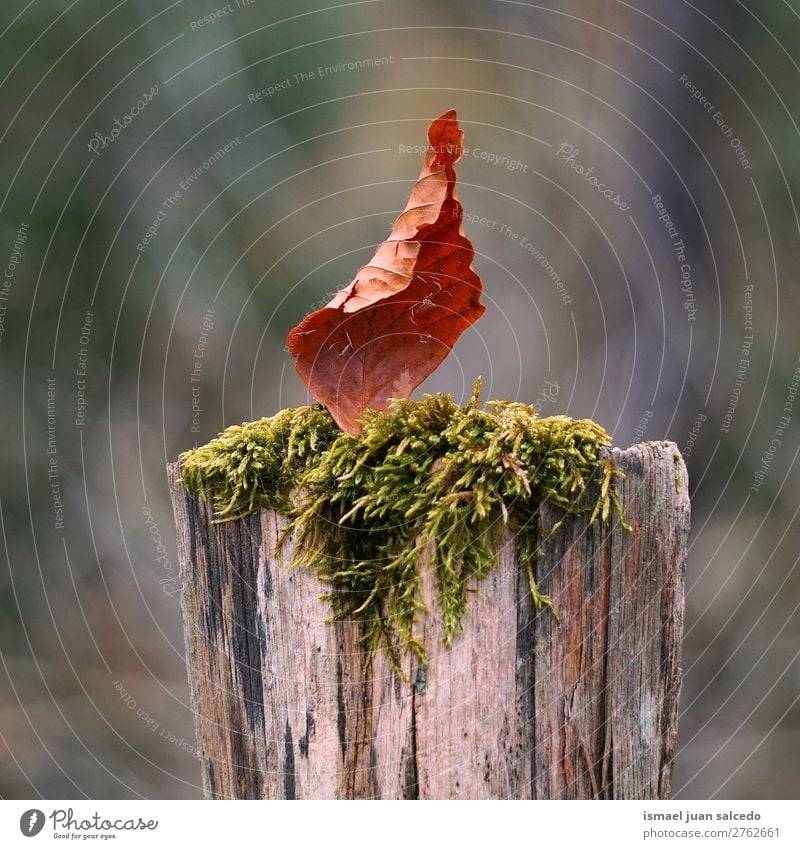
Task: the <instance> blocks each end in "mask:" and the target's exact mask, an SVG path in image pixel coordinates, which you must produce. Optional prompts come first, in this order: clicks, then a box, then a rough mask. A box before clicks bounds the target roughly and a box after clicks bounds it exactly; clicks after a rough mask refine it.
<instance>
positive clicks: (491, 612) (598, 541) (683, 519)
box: [168, 442, 689, 799]
mask: <svg viewBox="0 0 800 849" xmlns="http://www.w3.org/2000/svg"><path fill="white" fill-rule="evenodd" d="M605 456H610V457H611V459H612V461H613V463H614V465H615V467H616V468H618V469H619V470H620V471H621V472H623V473H624V474H625V478H624V480H621V481H620V484H619V489H620V496H621V498H620V500H621V505H622V509H623V513H624V518H625V520H626V521H627V522H628V523H629V524H630V526H631V530H630V531H626V530H625V529H623V528H622V527H621V525H620V523H619V521H618V520H617V519H616V518H615V519H614V521H613V523H612V524H611V525H610V526H605V525H603V524H602V523H600V522H595V523H594V524H592V525H590V524H589V522H588V517H587V516H578V517H573V516H564V514H563V513H562V511H560V510H558V509H556V508H552V507H549V506H547V505H544V506H543V507H542V508H541V510H540V527H541V528H542V529H547V528H551V527H553V526H554V525H555V524H556V523H557V522H559V521H561V520H562V519H563V524H562V525H561V526H560V528H559V529H558V530H556V531H555V533H553V534H550V535H546V534H542V540H541V545H542V556H541V558H540V559H539V560H538V562H537V566H536V572H537V579H538V582H539V589H540V591H541V592H544V593H548V594H550V595H551V596H552V599H553V603H554V605H555V609H556V610H557V612H558V619H557V618H556V617H555V616H554V615H553V614H552V613H551V612H549V611H548V610H546V609H543V610H539V611H535V610H534V609H533V604H532V601H531V596H530V590H529V586H528V580H527V576H526V574H525V570H524V569H520V568H519V567H518V564H517V560H516V554H515V548H514V540H513V538H512V536H511V535H510V533H508V532H504V533H503V534H502V539H501V544H500V546H499V548H498V563H497V567H496V568H495V570H494V571H493V572H491V573H490V574H489V576H488V577H487V578H485V579H484V580H483V581H481V582H480V583H479V584H478V585H477V586H476V590H477V592H476V593H475V595H474V596H473V598H472V599H471V601H470V608H469V617H468V620H467V622H466V627H465V631H464V633H463V635H461V636H459V637H457V638H456V640H455V641H454V643H453V645H452V647H451V648H450V649H446V648H445V647H444V646H443V645H442V628H441V625H440V623H439V620H438V618H437V613H438V611H437V609H436V605H435V602H432V601H431V600H432V599H433V598H434V592H433V587H432V585H431V577H430V571H429V570H426V569H425V567H424V564H423V567H422V568H423V580H424V582H425V591H426V598H427V599H428V600H429V608H430V609H429V611H428V613H427V614H425V615H423V616H421V617H420V621H419V632H420V636H421V637H422V639H423V642H424V644H425V645H426V646H427V647H428V649H429V651H430V661H429V663H428V665H427V668H422V667H421V666H420V664H419V663H418V662H417V661H416V660H415V659H413V658H407V659H406V660H404V662H403V663H404V673H405V678H406V679H407V680H406V681H404V680H403V678H402V677H401V676H399V675H397V674H396V673H395V672H393V671H392V670H391V669H390V668H389V667H388V664H387V662H386V660H385V659H384V658H383V657H382V656H380V655H378V656H376V657H375V659H374V661H373V662H372V664H371V667H370V668H369V669H368V670H366V671H365V665H364V662H363V661H364V659H363V653H362V647H361V644H360V635H361V631H360V625H359V624H358V623H355V622H337V623H326V619H327V618H328V616H329V608H328V605H327V604H326V603H325V602H323V601H321V600H320V598H319V596H320V594H321V593H322V592H323V588H322V587H321V585H320V584H319V583H318V582H317V580H316V578H315V577H314V576H313V575H312V574H311V573H310V572H307V571H301V570H290V569H289V568H288V565H287V564H288V562H289V561H290V560H291V552H292V546H293V544H294V542H293V540H292V539H291V538H288V539H286V540H285V541H284V542H283V545H282V547H280V549H277V546H278V540H279V538H280V535H281V530H282V528H283V527H285V520H284V519H283V518H282V517H281V516H279V515H277V514H276V513H274V512H272V511H266V510H264V511H262V512H261V513H259V514H256V515H254V516H250V517H249V518H247V519H243V520H237V521H235V522H229V523H224V524H214V523H213V522H212V520H213V510H212V508H211V507H210V505H208V504H207V503H205V502H203V501H202V500H200V499H199V498H198V497H196V496H194V495H190V494H188V493H187V492H186V491H185V489H184V488H183V486H182V485H181V484H180V482H179V479H180V467H179V465H178V464H177V463H173V464H170V466H169V469H168V471H169V482H170V489H171V493H172V500H173V506H174V510H175V518H176V523H177V530H178V546H179V559H180V565H181V577H182V604H183V614H184V624H185V629H186V655H187V664H188V669H189V681H190V686H191V699H192V707H193V710H194V712H195V719H196V728H197V750H198V753H199V757H200V761H201V764H202V774H203V785H204V789H205V793H206V795H207V796H208V797H209V798H220V799H229V798H234V799H353V798H381V799H398V798H400V799H450V798H461V799H506V798H508V799H532V798H533V799H536V798H538V799H565V798H567V799H568V798H578V799H587V798H588V799H591V798H620V799H665V798H668V797H669V792H670V776H671V772H672V756H673V753H674V750H675V740H676V734H677V716H678V696H679V691H680V681H681V671H680V650H681V638H682V632H683V610H684V598H683V575H684V568H685V560H686V548H687V537H688V531H689V495H688V482H687V476H686V469H685V466H684V464H683V461H682V459H681V457H680V454H679V453H678V450H677V447H676V446H675V445H674V444H673V443H671V442H654V443H642V444H639V445H636V446H634V447H632V448H629V449H627V450H620V449H617V448H614V449H610V450H608V451H607V452H605ZM592 486H595V484H594V483H593V484H592Z"/></svg>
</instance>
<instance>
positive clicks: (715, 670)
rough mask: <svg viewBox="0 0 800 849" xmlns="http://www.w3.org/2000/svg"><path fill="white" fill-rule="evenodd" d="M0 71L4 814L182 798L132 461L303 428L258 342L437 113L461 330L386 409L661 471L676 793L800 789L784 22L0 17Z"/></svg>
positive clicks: (248, 7)
mask: <svg viewBox="0 0 800 849" xmlns="http://www.w3.org/2000/svg"><path fill="white" fill-rule="evenodd" d="M0 47H1V48H2V49H0V91H2V104H3V109H2V117H1V118H0V173H1V174H2V179H1V180H0V203H1V204H2V205H1V206H0V265H1V266H2V271H1V272H0V275H2V277H0V379H1V380H2V395H1V398H2V402H1V403H0V417H2V435H3V440H2V472H1V473H0V497H1V499H2V501H1V502H0V507H1V510H0V519H1V520H2V523H1V524H0V531H1V532H2V546H0V559H2V562H3V569H2V572H1V573H0V649H2V652H1V658H0V659H2V667H1V668H0V732H1V733H2V741H1V745H0V794H1V795H2V796H4V797H12V798H14V797H37V796H43V797H74V798H81V797H99V798H113V797H133V798H136V797H171V798H184V797H197V796H199V795H200V787H199V784H200V780H199V770H198V764H197V761H196V760H195V758H194V756H193V731H192V714H191V711H190V708H189V704H188V688H187V684H186V676H185V666H184V660H183V637H182V630H181V620H180V610H179V606H178V602H177V598H176V596H175V594H176V592H177V562H176V554H175V537H174V529H173V522H172V514H171V508H170V505H169V499H168V494H167V487H166V478H165V470H164V466H165V463H166V461H167V460H169V459H173V458H175V457H176V455H177V454H178V453H179V452H180V451H182V450H185V449H187V448H189V447H191V446H193V445H195V444H200V443H202V442H205V441H207V440H208V439H209V438H210V437H212V436H214V435H215V434H216V433H217V432H218V431H219V430H220V429H222V428H223V427H224V426H226V425H229V424H233V423H238V422H242V421H245V420H250V419H253V418H258V417H261V416H264V415H270V414H272V413H274V412H276V411H277V410H278V409H279V408H281V407H284V406H289V405H292V404H298V403H304V402H305V401H306V397H307V396H306V393H305V390H304V387H303V385H302V383H301V382H300V380H299V379H298V377H297V376H296V374H295V372H294V369H293V367H292V364H291V361H290V358H289V355H288V354H287V353H286V352H285V350H284V339H285V335H286V333H287V331H288V330H289V329H290V328H291V327H292V326H293V325H294V324H296V323H297V322H298V321H299V320H300V319H301V318H302V317H303V316H304V315H305V314H306V313H307V312H308V311H310V310H311V309H312V308H316V307H318V306H320V305H321V304H322V303H324V302H325V301H326V300H327V297H326V294H327V293H330V292H332V291H335V290H336V289H337V288H339V287H341V286H342V285H344V284H346V283H347V282H349V281H350V279H351V278H352V276H353V273H354V271H355V269H356V268H357V267H358V266H359V265H361V264H363V263H364V262H366V261H367V260H368V259H369V257H370V256H371V253H372V250H373V248H374V246H375V245H376V243H378V242H380V241H381V240H382V239H383V238H384V237H385V235H386V233H387V232H388V229H389V227H390V224H391V221H392V220H393V218H394V216H395V215H396V214H397V213H398V211H399V210H400V209H402V208H403V206H404V204H405V201H406V198H407V195H408V192H409V190H410V187H411V185H412V183H413V181H414V180H415V179H416V176H417V173H418V169H419V165H420V155H419V152H418V150H417V151H414V150H408V148H413V146H415V145H420V144H423V143H424V141H425V128H426V126H427V124H428V122H429V121H430V120H431V119H432V118H433V117H435V116H436V115H438V114H440V113H442V112H444V111H445V110H447V109H449V108H455V109H457V110H458V113H459V117H460V119H461V121H462V124H463V126H464V128H465V131H466V145H467V147H468V151H467V153H466V155H465V156H464V158H463V161H462V162H461V164H460V168H459V176H460V196H461V199H462V201H463V203H464V206H465V208H466V211H467V214H468V217H469V219H470V220H468V221H467V223H466V229H467V231H468V233H469V235H470V236H471V238H472V240H473V242H474V243H475V246H476V249H477V252H478V255H477V259H476V263H475V266H476V268H477V270H478V272H479V273H480V274H481V276H482V277H483V280H484V284H485V289H486V301H487V303H488V310H487V313H486V315H485V317H484V318H483V319H482V320H481V321H480V322H479V323H478V324H477V325H475V326H474V327H473V328H472V329H470V331H468V332H467V333H466V334H465V335H464V336H463V337H462V339H461V341H460V342H459V343H458V346H457V348H456V349H455V351H454V353H453V355H451V357H450V358H449V359H448V360H447V362H446V363H445V364H444V365H443V366H442V367H441V368H440V369H439V370H438V371H437V372H436V373H435V374H434V375H433V376H432V377H431V378H430V379H429V380H428V381H427V383H426V384H425V385H423V387H421V388H420V390H419V391H418V393H417V394H419V393H420V392H422V391H432V390H440V389H444V390H446V391H449V392H451V393H452V394H453V395H455V396H456V397H458V398H463V397H464V396H465V395H467V394H468V393H469V390H470V387H471V384H472V381H473V379H474V378H475V377H476V376H477V375H479V374H480V375H483V376H484V379H485V397H491V398H516V399H520V400H524V401H527V402H530V403H532V402H534V401H536V400H537V399H540V402H541V406H542V413H543V414H548V413H566V414H570V415H573V416H591V417H593V418H595V419H596V420H597V421H599V422H600V423H601V424H603V425H604V426H605V427H606V428H607V429H608V430H609V431H611V432H612V433H613V434H614V438H615V442H616V444H618V445H621V446H626V445H629V444H631V443H633V442H635V441H637V440H644V439H660V438H669V439H672V440H674V441H675V442H677V444H678V446H679V447H680V448H681V449H682V450H683V452H684V456H685V458H686V461H687V464H688V467H689V471H690V476H691V487H692V499H693V514H694V515H693V531H692V536H691V552H690V561H689V568H688V574H687V589H688V595H687V598H688V611H687V614H688V618H687V631H686V644H685V655H684V667H685V674H686V677H685V684H684V689H683V701H682V708H681V724H680V741H679V748H678V754H677V762H676V768H675V776H674V782H673V785H674V790H675V793H676V795H678V796H680V797H691V798H711V797H718V798H726V797H729V798H740V797H756V798H764V797H777V798H785V797H788V798H792V797H796V796H797V795H798V791H800V766H799V764H800V705H798V701H799V699H800V695H799V694H800V663H799V662H798V648H799V643H800V641H799V640H798V637H800V615H798V600H799V599H800V572H798V568H797V565H798V493H800V485H799V480H798V478H799V475H798V462H797V460H798V451H799V450H800V439H799V438H798V432H799V431H798V426H800V401H796V393H797V387H798V382H800V372H799V371H798V367H800V362H799V361H798V355H799V354H800V336H799V335H798V326H797V324H798V298H799V295H798V287H797V282H796V276H797V271H798V264H799V263H798V259H799V257H800V255H799V254H798V246H799V245H800V238H799V236H800V221H799V220H798V204H799V203H800V197H799V196H800V191H798V190H799V189H800V182H799V180H798V178H799V177H800V174H799V173H798V172H799V170H800V158H799V157H798V153H797V151H798V149H799V147H798V146H799V144H800V127H798V117H799V116H800V109H798V99H799V98H800V66H798V62H800V7H799V6H798V4H797V0H774V2H770V3H756V2H755V0H742V2H739V0H737V2H730V3H720V2H718V1H717V0H695V2H693V3H692V2H687V0H676V1H675V2H670V3H668V4H666V3H663V2H656V0H635V2H622V0H592V2H589V0H559V1H558V2H555V1H554V0H550V2H548V0H542V2H541V3H533V2H530V3H529V2H522V0H480V2H475V0H470V1H469V2H468V0H446V1H445V0H441V2H430V0H391V2H390V0H357V2H343V3H330V4H329V5H325V4H323V3H322V2H320V0H298V2H295V3H292V4H285V3H277V2H269V1H268V0H238V2H237V0H231V2H230V3H224V2H222V0H177V2H171V3H169V2H162V0H120V2H114V0H70V2H62V0H58V2H55V0H5V1H4V2H3V3H2V7H1V8H0ZM576 151H577V152H576ZM576 165H580V166H582V168H583V169H589V168H591V169H593V171H592V172H591V174H590V175H589V176H592V175H595V176H596V177H597V178H598V181H599V182H601V183H602V184H604V185H606V186H608V187H609V188H611V189H612V190H613V192H611V194H613V195H614V196H615V197H616V198H617V199H616V201H615V200H614V199H609V198H607V197H606V196H604V195H603V194H601V193H600V191H598V188H597V187H596V186H595V185H593V183H592V182H591V181H590V180H588V179H586V176H587V175H586V174H585V173H584V174H583V175H581V173H580V171H579V170H578V169H577V168H576V167H575V166H576ZM617 196H618V197H617ZM654 198H655V200H654ZM659 204H661V206H659ZM667 217H668V219H669V220H667ZM681 257H683V258H681ZM198 351H200V353H201V354H202V356H201V357H198V356H197V352H198ZM197 359H199V360H200V362H201V367H200V368H199V369H197V368H195V361H196V360H197ZM554 385H556V387H557V388H556V389H554V388H553V386H554Z"/></svg>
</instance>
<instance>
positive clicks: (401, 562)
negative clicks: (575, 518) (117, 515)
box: [181, 382, 620, 667]
mask: <svg viewBox="0 0 800 849" xmlns="http://www.w3.org/2000/svg"><path fill="white" fill-rule="evenodd" d="M479 391H480V382H478V383H477V384H476V386H475V390H474V392H473V395H472V398H471V400H470V402H469V403H468V404H466V405H465V406H460V405H458V404H456V403H455V402H454V401H453V400H452V399H451V398H450V396H449V395H445V394H439V395H435V396H427V397H426V398H425V400H423V401H395V402H392V407H391V410H390V412H389V413H377V412H368V413H367V414H366V415H365V416H364V418H363V420H362V427H363V432H362V433H361V434H360V435H358V436H355V435H352V434H345V433H342V432H341V431H340V430H339V429H338V428H337V426H336V425H335V423H334V422H333V420H332V419H331V417H330V415H329V414H328V412H327V411H326V410H325V409H324V408H323V407H320V406H311V407H299V408H297V409H291V410H284V411H282V412H280V413H278V414H277V415H276V416H273V417H272V418H268V419H261V420H260V421H256V422H252V423H250V424H243V425H241V426H237V427H231V428H228V429H227V430H226V431H224V432H223V433H222V434H220V436H218V437H217V438H216V439H214V440H212V441H211V442H210V443H209V444H208V445H205V446H203V447H201V448H196V449H194V450H192V451H188V452H186V453H185V454H183V455H182V457H181V460H182V463H183V481H184V484H185V486H186V487H187V489H189V490H190V491H193V492H198V493H200V494H201V495H202V496H203V497H205V498H207V499H209V500H210V501H212V502H213V504H214V506H215V508H216V510H217V513H218V518H219V520H220V521H226V520H232V519H238V518H240V517H243V516H246V515H248V514H250V513H253V512H255V511H258V510H260V509H261V508H263V507H267V508H274V509H276V510H278V511H280V512H282V513H284V514H285V515H286V516H288V517H289V519H290V524H289V527H288V532H289V533H292V534H294V535H295V536H296V537H297V542H298V545H297V546H296V548H295V555H294V561H293V565H294V566H296V567H301V568H309V569H312V570H313V571H314V572H315V573H316V575H317V577H318V578H319V579H320V580H321V581H322V582H323V583H324V584H326V585H327V586H328V587H329V588H330V589H329V592H328V594H327V595H326V598H327V599H328V601H329V602H330V604H331V607H332V612H333V618H335V619H343V618H357V619H361V620H363V621H364V623H365V643H366V646H367V648H368V655H369V657H371V656H372V655H373V654H374V653H375V651H377V650H378V649H379V648H383V650H384V651H385V652H386V654H387V656H388V657H389V659H390V660H391V662H392V663H393V665H395V667H398V666H399V660H400V656H401V654H402V653H404V652H413V653H414V654H416V655H417V656H418V657H419V658H420V659H422V660H423V661H424V659H425V657H426V649H425V646H423V645H422V644H421V643H420V642H419V640H418V639H417V637H416V634H415V622H416V620H417V617H418V615H419V612H420V611H422V610H425V609H426V604H427V600H426V599H425V598H423V593H422V581H421V577H420V568H419V566H420V563H421V562H422V558H423V557H425V558H428V560H426V562H430V563H431V564H432V568H433V572H434V584H435V587H436V595H437V601H438V605H439V609H440V611H441V616H442V620H443V626H444V635H445V642H446V643H448V644H449V643H450V642H451V641H452V640H453V638H454V637H455V636H456V635H457V634H458V633H459V632H460V631H461V630H462V629H463V623H464V616H465V613H466V611H467V602H468V598H469V594H470V587H471V585H472V584H473V582H474V581H475V580H480V579H481V578H483V577H485V575H486V574H487V573H488V572H489V571H490V570H491V569H492V568H493V566H494V565H495V562H496V558H495V544H496V541H497V535H498V532H499V530H500V528H501V527H502V526H503V525H508V526H510V527H511V529H512V530H513V531H514V533H515V535H516V537H515V538H516V544H517V547H518V553H519V558H520V562H521V564H522V568H524V569H525V570H526V572H527V575H528V578H529V581H530V587H531V593H532V595H533V599H534V601H535V603H536V605H537V606H540V607H541V606H549V607H552V604H551V601H550V599H549V598H548V597H547V596H544V595H541V594H540V593H539V591H538V589H537V586H536V580H535V573H534V562H535V559H536V557H537V555H538V552H539V538H540V529H539V528H538V527H537V516H538V507H539V505H540V504H541V503H542V502H544V501H548V502H550V503H551V504H555V505H557V506H558V507H560V508H562V509H563V510H564V511H565V512H566V513H572V514H575V513H581V512H590V513H591V516H590V518H591V520H592V521H594V520H595V519H598V518H600V519H602V520H603V521H605V522H608V521H609V520H610V517H611V512H612V510H613V509H614V508H616V510H617V511H619V502H618V501H617V495H616V487H615V481H616V478H617V476H619V475H620V473H619V472H617V471H615V470H614V468H613V466H612V465H611V463H610V461H601V460H600V456H599V455H600V449H601V448H602V447H603V446H605V445H608V444H610V441H611V440H610V438H609V436H608V434H607V433H606V432H605V431H604V430H603V429H602V428H601V427H600V426H599V425H597V424H595V423H594V422H592V421H589V420H586V419H581V420H575V419H571V418H568V417H566V416H552V417H549V418H538V416H537V415H536V412H535V411H534V409H533V408H532V407H530V406H528V405H526V404H520V403H512V402H507V401H495V402H491V403H490V404H489V405H488V406H489V408H490V409H488V410H487V409H482V408H481V406H480V404H479V397H478V396H479ZM599 467H600V474H601V478H600V488H599V494H598V495H597V497H596V498H595V499H594V501H590V500H589V498H588V488H587V484H588V482H589V479H590V478H591V476H592V475H593V474H594V473H595V471H597V470H598V468H599ZM555 530H556V529H555V528H548V529H542V533H551V532H553V531H555Z"/></svg>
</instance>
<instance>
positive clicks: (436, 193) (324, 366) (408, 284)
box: [287, 110, 485, 433]
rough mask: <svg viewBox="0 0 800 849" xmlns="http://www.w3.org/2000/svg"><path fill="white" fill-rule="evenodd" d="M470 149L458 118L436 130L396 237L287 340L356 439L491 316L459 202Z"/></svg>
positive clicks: (314, 388)
mask: <svg viewBox="0 0 800 849" xmlns="http://www.w3.org/2000/svg"><path fill="white" fill-rule="evenodd" d="M463 140H464V133H463V132H462V130H461V128H460V127H459V125H458V120H457V119H456V113H455V111H453V110H451V111H450V112H445V114H444V115H442V116H441V117H440V118H437V119H436V120H435V121H434V122H433V123H432V124H431V125H430V127H429V128H428V141H429V144H430V147H429V149H428V153H427V154H426V156H425V164H424V165H423V166H422V171H421V172H420V175H419V179H418V180H417V182H416V184H415V185H414V188H413V190H412V192H411V197H410V198H409V200H408V204H407V205H406V208H405V210H404V211H403V212H402V213H401V215H400V216H399V218H398V219H397V221H395V223H394V227H393V228H392V232H391V233H390V234H389V238H388V239H387V240H386V241H385V242H383V243H382V244H381V245H380V246H379V247H378V249H377V251H375V256H374V257H373V258H372V260H371V261H370V262H369V264H368V265H365V266H364V267H363V268H360V269H359V271H358V273H357V274H356V278H355V280H353V282H352V283H351V284H350V285H349V286H347V287H346V288H344V289H342V290H341V291H340V292H338V293H337V294H336V297H335V298H334V299H333V300H332V301H331V302H330V303H329V304H328V305H327V306H325V307H323V308H322V309H320V310H317V311H316V312H313V313H311V315H308V316H306V318H305V319H303V321H302V322H301V323H300V324H299V325H298V326H297V327H295V328H294V330H292V331H291V333H290V334H289V337H288V339H287V343H288V346H289V351H290V352H291V354H292V356H293V357H295V367H296V368H297V371H298V372H299V373H300V376H301V377H302V378H303V381H304V382H305V384H306V386H307V387H308V390H309V392H310V393H311V395H312V396H313V397H314V398H315V399H316V400H317V401H321V402H322V403H323V404H325V406H326V407H327V408H328V409H329V410H330V412H331V415H332V416H333V418H334V419H335V420H336V422H337V423H338V425H339V426H340V427H341V428H342V430H344V431H347V432H349V433H358V432H359V431H360V427H359V425H358V419H359V417H360V416H361V414H362V413H363V412H364V410H366V409H368V408H369V409H373V410H386V409H387V402H388V399H389V398H407V397H408V396H409V395H410V394H411V392H412V391H413V390H414V388H415V387H417V386H418V385H419V384H420V383H422V381H423V380H424V379H425V378H426V377H427V376H428V375H429V374H430V373H431V372H432V371H433V370H434V369H435V368H436V367H437V366H438V365H439V363H441V361H442V360H443V359H444V358H445V357H446V356H447V354H448V353H449V351H450V349H451V348H452V347H453V345H454V344H455V342H456V340H457V339H458V337H459V336H460V335H461V334H462V333H463V332H464V331H465V330H466V329H467V328H468V327H469V326H470V325H471V324H472V323H473V322H475V321H477V320H478V319H479V318H480V317H481V315H483V312H484V309H485V307H484V305H483V304H482V303H481V302H480V297H481V291H482V289H481V280H480V277H478V275H477V274H476V273H475V272H474V271H473V270H472V268H471V264H472V260H473V258H474V256H475V250H474V249H473V247H472V242H470V240H469V239H468V238H467V237H466V236H465V235H464V232H463V230H462V229H461V220H462V217H463V213H464V210H463V207H462V206H461V204H460V203H459V201H458V199H457V197H456V193H455V185H456V172H455V168H454V167H453V166H454V164H455V163H456V162H457V161H458V159H459V158H460V156H461V154H462V152H463Z"/></svg>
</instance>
